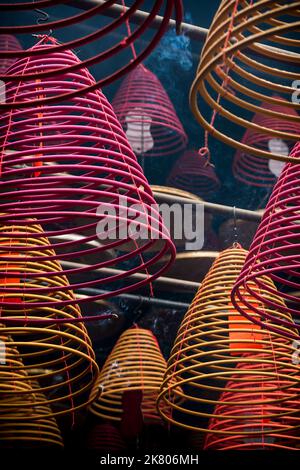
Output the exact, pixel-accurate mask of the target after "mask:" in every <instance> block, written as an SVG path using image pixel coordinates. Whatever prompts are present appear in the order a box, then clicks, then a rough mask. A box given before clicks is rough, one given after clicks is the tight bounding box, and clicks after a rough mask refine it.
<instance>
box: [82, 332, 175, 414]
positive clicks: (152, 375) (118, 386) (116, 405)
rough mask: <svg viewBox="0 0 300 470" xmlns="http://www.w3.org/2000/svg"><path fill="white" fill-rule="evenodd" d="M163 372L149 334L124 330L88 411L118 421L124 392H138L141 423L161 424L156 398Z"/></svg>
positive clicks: (96, 388) (102, 374) (163, 369)
mask: <svg viewBox="0 0 300 470" xmlns="http://www.w3.org/2000/svg"><path fill="white" fill-rule="evenodd" d="M165 371H166V361H165V359H164V357H163V355H162V353H161V351H160V348H159V345H158V343H157V340H156V338H155V337H154V335H153V334H152V332H151V331H149V330H146V329H143V328H138V327H133V328H130V329H128V330H126V331H125V332H124V333H122V335H121V336H120V338H119V340H118V341H117V343H116V344H115V346H114V348H113V350H112V352H111V353H110V355H109V356H108V358H107V360H106V362H105V364H104V366H103V368H102V370H101V372H100V374H99V377H98V379H97V382H96V385H95V386H94V389H93V391H92V394H91V397H92V399H93V403H92V405H91V406H90V410H91V412H92V413H93V414H94V415H97V416H99V417H102V418H107V419H110V420H113V421H121V420H122V414H123V406H122V397H123V395H124V393H126V392H133V391H141V392H142V402H141V412H142V414H143V421H144V423H152V422H155V421H156V422H157V421H160V417H159V415H158V413H157V410H156V399H157V394H158V391H159V388H160V385H161V383H162V379H163V376H164V373H165ZM165 413H166V414H168V410H167V409H166V410H165Z"/></svg>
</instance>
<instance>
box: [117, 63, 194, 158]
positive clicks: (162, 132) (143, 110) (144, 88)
mask: <svg viewBox="0 0 300 470" xmlns="http://www.w3.org/2000/svg"><path fill="white" fill-rule="evenodd" d="M112 105H113V108H114V111H115V113H116V116H117V118H118V120H119V121H120V123H121V124H122V126H123V129H124V130H125V131H126V135H127V138H128V140H129V142H130V144H131V146H132V148H133V150H134V151H135V153H137V154H138V155H144V156H150V157H162V156H165V155H173V154H175V153H179V152H180V151H182V150H183V149H184V148H185V147H186V145H187V136H186V134H185V132H184V129H183V127H182V124H181V122H180V121H179V118H178V116H177V114H176V111H175V109H174V106H173V104H172V102H171V100H170V98H169V96H168V94H167V92H166V91H165V89H164V88H163V86H162V84H161V82H160V81H159V79H158V78H157V76H156V75H154V73H152V72H150V70H148V69H147V68H146V67H145V66H144V65H139V66H138V67H137V68H136V69H135V70H134V71H133V72H131V73H130V74H129V75H128V76H127V77H126V78H125V79H124V81H123V83H122V84H121V86H120V88H119V90H118V92H117V94H116V96H115V98H114V100H113V102H112Z"/></svg>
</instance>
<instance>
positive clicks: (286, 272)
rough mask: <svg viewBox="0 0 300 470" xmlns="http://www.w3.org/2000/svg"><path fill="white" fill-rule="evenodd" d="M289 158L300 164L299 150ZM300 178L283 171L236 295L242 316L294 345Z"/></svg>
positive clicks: (297, 171) (299, 170)
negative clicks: (251, 304) (252, 301)
mask: <svg viewBox="0 0 300 470" xmlns="http://www.w3.org/2000/svg"><path fill="white" fill-rule="evenodd" d="M291 155H292V156H293V158H295V159H297V160H298V161H299V158H300V144H297V145H296V146H295V148H294V149H293V151H292V153H291ZM299 175H300V164H299V163H298V164H297V165H296V164H292V163H288V164H286V165H285V167H284V169H283V171H282V173H281V176H280V178H279V179H278V181H277V183H276V185H275V186H274V189H273V191H272V194H271V196H270V199H269V202H268V204H267V207H266V210H265V212H264V215H263V218H262V220H261V222H260V225H259V227H258V229H257V232H256V234H255V237H254V240H253V242H252V244H251V246H250V251H249V254H248V256H247V258H246V261H245V264H244V266H243V269H242V271H241V273H240V275H239V277H238V279H237V281H236V284H235V286H234V289H233V293H232V301H233V303H234V305H235V306H236V308H237V309H238V310H239V312H240V313H241V314H242V315H244V316H246V317H247V318H249V319H250V320H252V321H254V322H256V323H258V324H261V325H263V326H264V327H265V328H268V329H270V330H273V331H276V332H278V333H280V334H281V335H285V336H287V337H289V338H295V339H297V338H299V330H300V326H299V324H295V323H294V322H293V321H292V319H291V318H292V317H294V318H297V317H298V316H299V297H298V296H297V295H294V294H293V292H292V291H295V290H297V289H299V278H300V251H299V247H300V223H299V208H300V189H299ZM270 280H272V281H273V282H275V283H276V286H278V291H277V289H276V288H275V287H274V284H273V283H272V282H271V281H270ZM254 289H255V293H254V294H253V295H255V297H256V298H257V302H258V305H257V307H256V308H253V309H250V311H249V309H248V305H247V296H248V295H249V294H250V295H251V293H252V291H253V290H254ZM274 295H275V296H274ZM274 309H275V311H276V314H274V313H273V310H274Z"/></svg>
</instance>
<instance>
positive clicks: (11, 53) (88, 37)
mask: <svg viewBox="0 0 300 470" xmlns="http://www.w3.org/2000/svg"><path fill="white" fill-rule="evenodd" d="M62 3H63V2H61V1H55V0H52V1H51V0H50V1H49V2H43V1H41V2H36V1H35V2H34V3H32V2H31V1H30V2H22V3H12V2H9V3H5V4H1V5H0V11H1V12H2V13H3V12H7V15H6V17H7V16H8V17H12V18H14V19H15V18H17V20H19V21H20V20H21V24H19V25H17V26H15V22H13V25H10V24H7V23H6V24H5V26H0V34H18V35H19V34H20V35H26V36H25V37H27V36H31V35H32V34H33V33H40V32H45V31H46V32H47V33H48V31H53V32H54V33H55V36H57V38H58V40H59V42H56V43H55V42H53V44H52V45H51V48H50V50H49V52H51V53H52V54H58V55H60V54H62V55H61V57H64V54H65V52H66V51H68V50H71V49H72V50H78V48H79V49H80V52H81V53H82V54H83V56H84V57H85V59H84V61H83V66H85V67H88V66H92V65H95V64H99V63H101V64H102V66H101V67H98V70H99V71H101V72H104V71H105V73H104V74H103V75H101V76H100V77H99V79H98V81H97V83H89V84H88V83H86V84H85V86H84V87H83V88H81V89H80V90H79V89H77V90H70V89H69V90H66V91H63V90H61V89H59V87H58V89H56V90H53V93H52V95H51V98H52V100H53V101H58V100H64V96H63V95H64V93H66V92H67V93H74V94H76V96H79V95H80V94H82V93H85V92H87V91H88V90H89V91H90V92H91V91H92V90H96V89H97V88H99V87H102V86H104V85H107V84H109V83H111V82H112V81H114V80H117V79H118V78H120V77H122V76H123V75H124V74H126V73H127V72H129V71H130V70H133V69H134V68H135V67H136V65H137V64H139V63H140V62H141V61H142V60H144V59H145V57H147V55H148V54H150V53H151V52H152V51H153V49H154V48H155V47H156V45H157V44H158V42H159V40H160V39H161V37H162V36H163V34H164V33H165V31H166V30H167V28H168V26H169V21H170V18H171V16H172V13H173V12H174V16H175V18H176V29H177V32H179V30H180V24H181V22H182V19H183V7H182V2H181V0H152V1H151V5H150V6H149V2H148V3H147V7H146V10H149V15H147V16H146V17H145V18H144V19H143V20H142V21H140V19H139V20H138V21H136V20H135V18H134V17H135V16H136V11H137V10H138V9H139V8H143V6H144V5H145V3H146V2H145V0H134V1H130V2H127V1H126V2H125V1H124V4H123V5H124V6H123V5H120V4H119V2H117V1H115V0H108V1H106V2H101V4H99V5H95V6H93V5H91V7H88V6H85V5H84V6H82V8H83V9H84V11H79V13H75V14H74V8H73V6H74V7H77V8H80V7H81V5H78V3H79V2H78V1H77V0H76V1H73V2H70V4H69V5H65V3H64V5H63V8H62ZM128 3H129V5H128ZM39 5H40V8H42V9H43V15H44V16H43V17H47V16H48V21H47V22H46V23H44V22H43V24H40V23H39V22H38V24H37V22H36V14H38V15H39V12H36V9H39ZM127 5H128V7H127ZM48 8H49V10H48ZM28 12H29V14H28ZM53 14H54V15H55V17H56V18H57V19H55V20H53V21H52V20H51V16H52V15H53ZM114 14H115V18H114ZM97 15H101V20H102V19H104V18H105V17H106V20H104V23H103V26H102V27H101V28H97V29H96V30H94V31H93V32H92V33H88V34H83V33H82V32H83V31H86V29H87V28H86V27H84V23H85V22H86V20H89V19H92V18H97ZM110 16H112V17H113V18H111V19H109V18H110ZM158 16H163V20H162V21H161V22H160V25H159V27H158V28H156V29H154V30H152V24H153V23H155V22H156V21H157V20H158ZM131 20H132V21H131ZM133 22H135V24H136V27H132V23H133ZM126 27H127V31H126ZM70 30H72V37H73V38H74V34H75V38H74V39H72V40H71V41H66V40H65V38H66V37H68V36H69V35H70ZM151 30H152V31H153V34H151ZM125 31H126V32H125ZM146 31H147V32H148V34H147V39H146V45H145V47H143V49H142V50H141V49H140V48H139V49H138V53H136V51H135V50H134V43H135V42H136V41H137V40H138V39H140V38H141V36H142V37H143V38H145V35H144V33H145V32H146ZM141 44H142V43H141ZM91 51H93V53H92V54H91ZM131 55H133V57H132V58H131V59H130V60H129V58H130V56H131ZM3 58H5V59H13V60H15V59H18V58H22V59H23V60H25V61H27V60H29V62H30V63H31V64H33V61H34V62H40V63H42V64H43V67H40V68H39V69H38V70H36V69H35V68H34V67H33V68H32V67H29V68H28V69H26V71H25V70H24V71H23V72H24V73H22V72H21V71H18V72H17V73H16V71H8V73H7V74H6V75H3V77H1V78H2V79H3V80H5V81H8V80H14V81H15V82H16V81H18V80H20V79H21V80H32V79H37V80H41V81H45V80H47V79H49V78H51V79H52V80H55V81H57V82H59V80H60V76H61V75H62V74H63V75H64V74H69V73H71V72H75V73H76V74H77V73H78V70H79V69H80V68H81V66H80V65H79V64H78V63H77V64H72V63H71V62H69V61H65V62H64V61H62V62H61V63H59V62H57V63H49V61H48V51H46V50H41V49H39V50H37V49H29V50H27V51H16V50H15V49H14V48H12V49H10V50H8V51H7V50H5V51H0V60H1V59H3ZM62 66H63V67H62ZM37 98H38V97H37V96H36V97H35V99H37ZM47 98H49V97H47ZM39 99H40V100H43V99H46V97H42V96H41V97H39ZM17 101H19V99H18V100H16V101H15V104H13V105H12V104H11V103H10V104H4V103H3V104H1V106H2V107H3V108H4V107H6V108H7V109H9V108H11V107H12V106H15V107H16V108H20V107H21V106H23V107H24V106H26V104H27V105H28V103H25V102H24V101H23V100H20V102H19V103H21V101H22V104H21V105H20V104H19V103H17ZM34 105H37V103H34Z"/></svg>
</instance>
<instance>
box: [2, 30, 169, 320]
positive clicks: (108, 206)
mask: <svg viewBox="0 0 300 470" xmlns="http://www.w3.org/2000/svg"><path fill="white" fill-rule="evenodd" d="M50 41H51V40H50ZM35 48H37V49H39V48H42V49H43V50H44V51H45V56H44V57H43V61H42V62H41V61H40V59H39V58H38V57H36V56H34V57H32V58H30V60H28V59H21V60H19V61H18V62H16V63H15V64H14V65H13V66H12V67H11V69H10V70H11V73H12V74H14V73H22V71H24V70H26V69H27V68H28V69H29V68H30V70H36V71H37V76H38V71H39V70H41V69H47V68H48V67H50V68H51V67H53V66H54V65H55V64H56V66H58V65H59V66H61V67H62V68H63V67H64V66H65V64H77V65H78V64H80V65H81V63H80V61H79V59H78V58H77V57H76V56H75V55H74V54H73V53H72V52H71V51H68V52H63V53H55V54H53V53H48V54H46V51H48V44H47V40H46V39H45V38H44V39H42V40H41V41H40V43H39V44H38V45H37V46H35V47H34V49H35ZM94 83H95V82H94V80H93V78H92V76H91V75H90V74H89V72H88V70H87V69H85V68H81V70H80V71H77V72H76V73H62V74H61V75H60V76H59V77H57V78H55V79H53V78H49V79H46V80H39V79H34V80H29V81H26V80H22V81H21V82H20V83H15V82H10V83H8V85H7V102H8V103H13V102H14V101H15V100H18V99H21V101H24V102H25V101H26V102H27V103H30V102H31V100H33V101H35V99H36V98H40V97H49V96H52V95H53V93H54V94H55V92H56V91H57V90H58V89H59V90H61V91H63V92H68V91H73V90H75V91H76V90H80V89H82V87H85V86H88V85H89V84H94ZM0 128H1V135H2V136H3V137H2V141H1V156H0V169H1V180H0V190H1V196H0V200H1V211H2V214H1V215H0V224H1V225H2V226H4V225H5V226H6V227H13V226H15V225H17V226H19V227H22V226H23V227H26V230H25V233H23V234H22V233H20V230H18V233H14V230H4V231H3V232H2V235H3V237H7V242H4V243H2V244H1V251H2V252H3V255H2V258H1V259H2V260H3V261H5V262H6V263H7V264H8V265H9V264H14V263H15V261H17V260H18V258H17V257H16V256H15V255H14V254H13V253H12V250H11V244H14V240H20V238H21V239H23V240H24V241H25V240H26V238H27V237H28V234H27V232H28V230H29V229H28V227H29V228H30V227H32V226H34V225H35V224H36V223H40V224H41V226H42V227H43V231H42V232H39V231H37V232H36V233H35V234H34V239H35V241H34V242H33V243H31V244H30V247H26V243H24V245H22V244H20V243H19V247H18V256H24V257H26V254H27V253H28V250H30V251H31V253H32V255H31V262H33V263H39V262H41V263H44V262H47V261H50V264H51V262H54V263H55V262H61V264H62V266H63V268H64V267H65V266H67V268H66V269H65V270H64V275H66V276H67V278H68V281H69V285H65V286H59V287H58V286H56V285H55V282H54V280H55V278H56V276H57V271H56V269H54V268H53V269H47V272H45V276H46V277H47V279H48V280H50V281H51V284H52V285H51V286H46V285H45V286H43V285H42V284H41V285H39V286H33V284H31V285H30V280H32V283H34V279H36V278H37V277H40V276H41V271H40V272H39V273H38V274H37V273H36V272H35V270H34V269H32V268H30V266H28V267H27V268H26V269H25V270H24V272H23V275H24V277H25V278H26V280H27V281H28V285H27V288H26V293H27V294H28V295H34V296H35V297H36V300H37V302H36V303H35V306H36V307H37V308H39V307H46V306H51V302H52V300H51V298H49V299H48V296H49V294H50V293H51V294H53V295H55V292H57V291H59V292H66V291H68V290H69V289H72V290H75V291H76V290H79V289H81V288H83V287H97V286H101V289H103V288H104V287H105V288H107V290H108V292H107V294H106V293H104V294H103V293H101V294H99V295H95V296H93V297H92V298H93V299H100V298H104V297H111V296H113V295H116V294H119V293H121V292H125V291H128V290H132V289H136V288H138V287H141V286H144V285H146V284H150V285H151V281H152V280H153V279H155V278H157V277H159V276H160V275H161V274H162V273H163V272H164V271H165V270H166V269H167V267H168V266H169V265H170V264H171V263H172V260H173V259H174V256H175V248H174V245H173V243H172V241H171V240H170V238H169V235H168V232H167V230H166V229H165V227H164V225H163V223H162V220H161V217H160V215H159V212H158V208H157V206H156V204H155V201H154V198H153V195H152V192H151V189H150V187H149V184H148V182H147V180H146V178H145V176H144V174H143V172H142V169H141V167H140V166H139V164H138V163H137V160H136V157H135V155H134V153H133V151H132V149H131V147H130V145H129V143H128V140H127V139H126V136H125V134H124V132H123V130H122V128H121V126H120V124H119V122H118V120H117V118H116V116H115V114H114V112H113V110H112V107H111V106H110V104H109V102H108V101H107V99H106V98H105V96H104V95H103V94H102V92H101V91H100V90H95V91H93V92H88V93H85V94H83V95H81V96H80V97H79V98H73V99H71V100H69V101H68V100H67V101H64V102H63V103H60V104H58V105H53V104H51V105H46V106H44V105H41V106H38V107H35V106H32V107H30V108H26V109H17V110H11V111H10V112H9V113H7V114H4V115H1V117H0ZM107 212H108V215H107V217H106V213H107ZM136 227H140V229H141V231H142V232H143V234H144V238H143V237H141V238H137V239H135V236H134V235H132V231H133V232H134V231H135V229H136ZM67 236H70V237H71V239H70V240H67V239H66V238H64V237H67ZM45 237H46V238H47V239H48V242H47V243H46V244H43V243H41V240H42V239H43V238H45ZM72 237H73V238H72ZM99 239H100V240H99ZM129 241H130V242H131V243H132V245H133V248H132V250H130V251H129V252H128V251H127V252H124V250H123V248H124V246H125V245H126V243H127V244H128V242H129ZM90 242H96V246H94V245H91V243H90ZM100 242H101V243H100ZM48 243H49V244H48ZM156 244H157V245H159V249H158V250H157V251H155V250H154V251H151V253H147V255H144V252H146V250H148V249H149V248H151V247H155V246H156ZM49 245H50V246H49ZM35 247H36V251H35V249H34V248H35ZM83 247H84V248H83ZM49 248H51V250H52V252H51V254H50V253H49ZM112 249H113V251H114V250H118V252H117V254H116V256H115V258H109V259H104V260H103V253H105V251H107V250H108V251H109V252H111V250H112ZM91 255H92V256H93V259H94V261H92V262H90V263H89V264H86V265H79V266H78V264H77V261H78V256H80V257H84V256H89V257H90V256H91ZM163 256H167V261H166V263H164V265H163V266H161V265H158V261H159V260H160V259H161V258H162V257H163ZM109 268H114V269H113V270H112V271H111V270H110V269H109ZM139 274H142V276H140V277H139ZM13 276H14V275H13V274H12V273H6V272H5V271H1V272H0V277H2V278H3V277H7V278H9V277H13ZM5 292H7V293H9V294H11V295H13V294H16V293H18V292H19V290H18V288H17V287H8V286H6V287H5ZM43 295H45V296H47V300H42V299H43ZM50 297H51V295H50ZM57 300H58V303H57ZM89 300H91V297H90V298H82V299H80V301H81V302H84V301H89ZM77 301H78V300H77V299H75V298H73V299H70V298H68V299H63V297H59V298H58V299H56V303H55V308H56V307H58V306H60V307H62V306H63V305H72V304H75V303H77ZM5 305H6V303H5V302H2V306H4V307H5ZM16 305H17V306H18V307H19V308H20V309H21V310H23V309H24V307H26V305H24V302H22V301H21V302H20V303H19V304H16ZM25 310H26V308H25ZM29 321H30V319H29Z"/></svg>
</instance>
